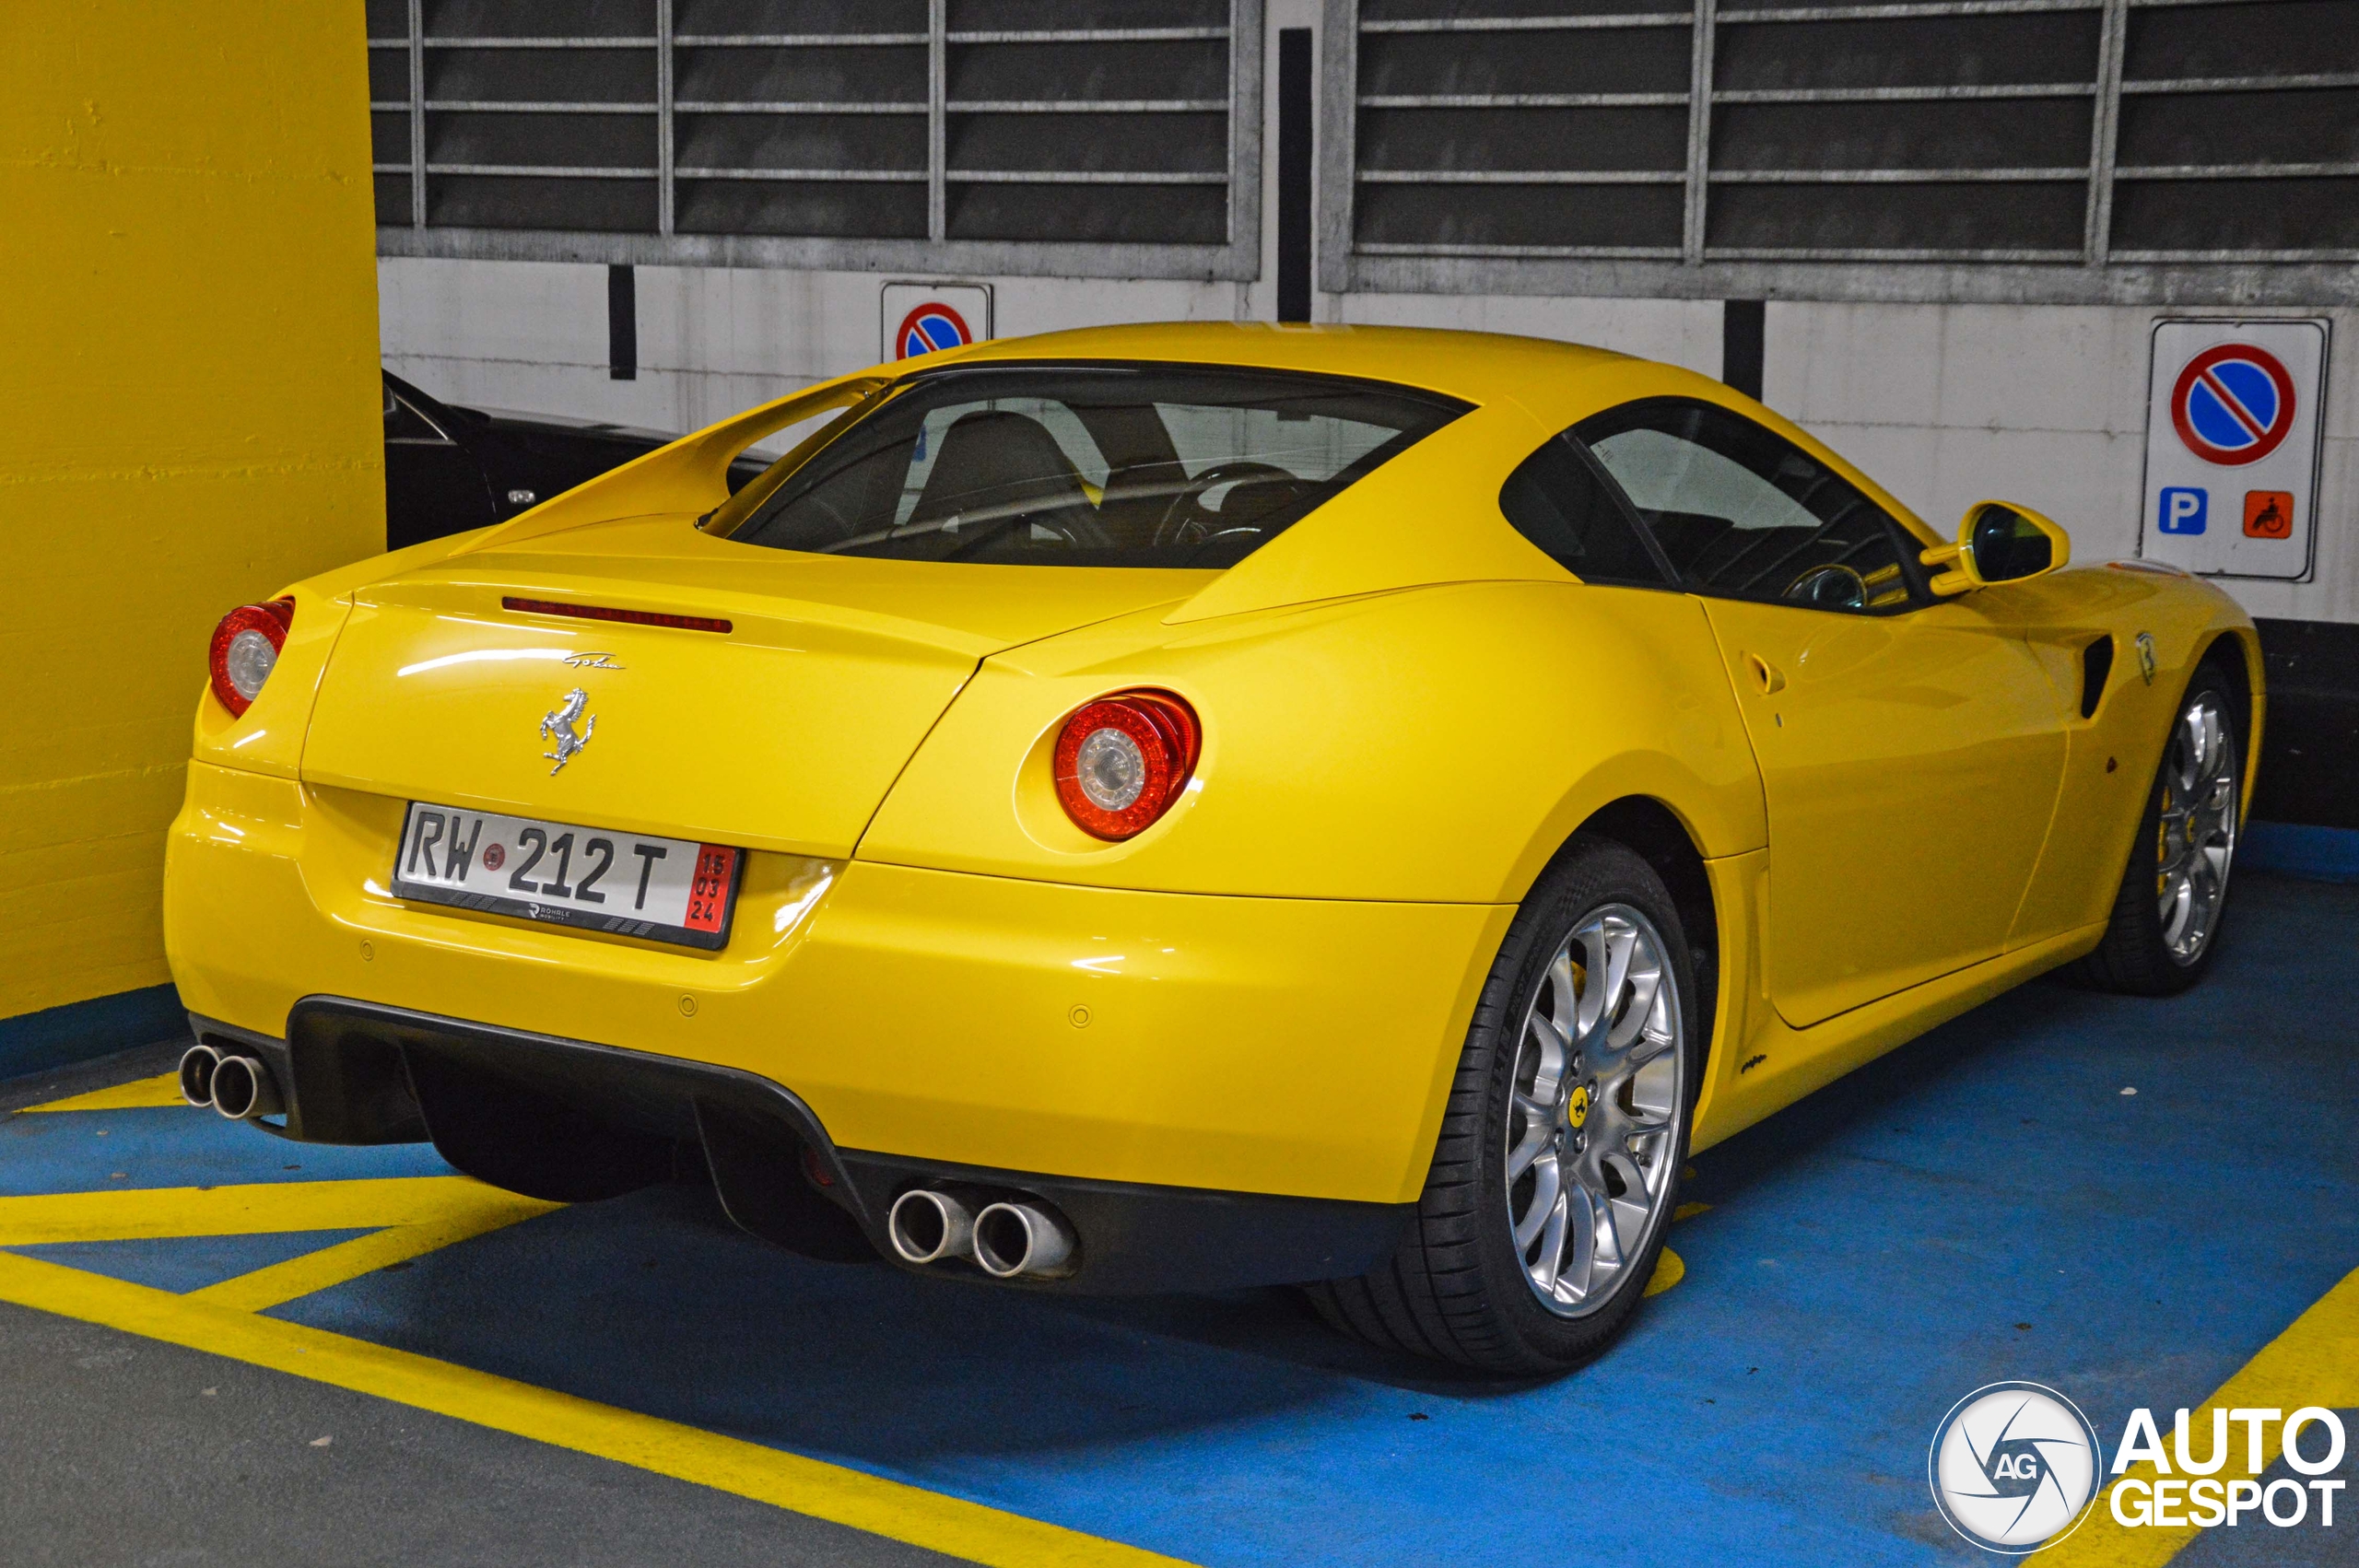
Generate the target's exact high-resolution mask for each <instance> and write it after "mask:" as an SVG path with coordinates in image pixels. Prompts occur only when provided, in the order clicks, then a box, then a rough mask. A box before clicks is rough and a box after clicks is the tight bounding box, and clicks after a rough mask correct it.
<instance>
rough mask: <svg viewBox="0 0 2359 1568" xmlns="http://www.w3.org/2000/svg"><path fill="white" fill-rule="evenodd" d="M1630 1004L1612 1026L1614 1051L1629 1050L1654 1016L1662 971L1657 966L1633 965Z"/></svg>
mask: <svg viewBox="0 0 2359 1568" xmlns="http://www.w3.org/2000/svg"><path fill="white" fill-rule="evenodd" d="M1629 983H1630V1002H1629V1005H1628V1006H1627V1007H1626V1008H1625V1009H1624V1010H1623V1012H1622V1014H1621V1020H1620V1022H1619V1023H1618V1024H1616V1025H1615V1026H1614V1034H1613V1037H1612V1044H1613V1047H1614V1049H1615V1050H1617V1051H1622V1050H1627V1049H1629V1048H1630V1045H1631V1043H1632V1042H1633V1041H1635V1040H1637V1039H1638V1038H1639V1037H1640V1036H1643V1035H1644V1034H1645V1032H1646V1027H1647V1021H1648V1020H1649V1018H1651V1017H1652V1016H1653V1015H1654V1011H1655V997H1656V995H1657V993H1659V992H1660V991H1661V989H1662V969H1661V965H1652V964H1649V965H1643V966H1640V965H1632V966H1631V969H1630V982H1629Z"/></svg>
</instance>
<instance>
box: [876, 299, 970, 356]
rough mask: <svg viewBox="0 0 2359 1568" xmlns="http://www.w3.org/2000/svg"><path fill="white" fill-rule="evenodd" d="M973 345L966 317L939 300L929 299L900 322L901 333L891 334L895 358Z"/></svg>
mask: <svg viewBox="0 0 2359 1568" xmlns="http://www.w3.org/2000/svg"><path fill="white" fill-rule="evenodd" d="M974 341H975V334H974V333H972V332H970V331H969V330H968V326H967V318H966V317H964V316H962V315H960V314H959V313H958V312H957V311H956V310H952V309H951V308H950V307H949V306H947V305H945V304H943V303H942V302H941V301H940V300H938V299H929V300H927V301H926V302H925V303H924V304H922V305H921V306H919V307H918V308H917V309H916V310H912V311H910V313H909V314H908V315H906V316H904V317H902V318H901V330H900V331H899V332H898V333H894V334H893V343H894V346H895V349H896V353H895V354H894V357H895V358H897V359H908V358H911V357H915V356H917V355H920V354H935V353H939V352H940V351H942V350H943V349H945V348H964V347H966V346H967V345H968V344H970V343H972V342H974Z"/></svg>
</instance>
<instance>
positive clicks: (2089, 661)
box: [2081, 636, 2113, 719]
mask: <svg viewBox="0 0 2359 1568" xmlns="http://www.w3.org/2000/svg"><path fill="white" fill-rule="evenodd" d="M2112 673H2113V638H2111V637H2110V636H2107V637H2101V638H2097V639H2096V641H2095V642H2093V643H2091V644H2089V646H2088V647H2086V648H2084V649H2081V717H2082V718H2083V719H2094V718H2095V717H2096V712H2097V700H2098V699H2099V698H2100V697H2102V696H2105V682H2106V677H2107V675H2110V674H2112Z"/></svg>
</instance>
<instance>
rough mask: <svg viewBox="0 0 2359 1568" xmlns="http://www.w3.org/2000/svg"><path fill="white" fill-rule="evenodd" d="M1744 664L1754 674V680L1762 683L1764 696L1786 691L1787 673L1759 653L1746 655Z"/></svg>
mask: <svg viewBox="0 0 2359 1568" xmlns="http://www.w3.org/2000/svg"><path fill="white" fill-rule="evenodd" d="M1744 664H1745V668H1746V669H1748V670H1751V671H1752V672H1753V678H1754V679H1755V681H1757V682H1759V683H1760V685H1761V691H1762V695H1764V696H1768V695H1770V694H1771V693H1775V692H1781V691H1784V690H1785V689H1786V674H1785V672H1784V671H1782V670H1780V669H1778V666H1776V665H1775V664H1772V663H1770V662H1769V661H1767V660H1766V659H1764V658H1762V657H1761V655H1759V654H1758V653H1748V654H1746V655H1745V656H1744Z"/></svg>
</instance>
